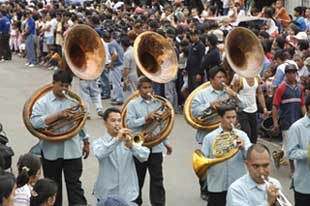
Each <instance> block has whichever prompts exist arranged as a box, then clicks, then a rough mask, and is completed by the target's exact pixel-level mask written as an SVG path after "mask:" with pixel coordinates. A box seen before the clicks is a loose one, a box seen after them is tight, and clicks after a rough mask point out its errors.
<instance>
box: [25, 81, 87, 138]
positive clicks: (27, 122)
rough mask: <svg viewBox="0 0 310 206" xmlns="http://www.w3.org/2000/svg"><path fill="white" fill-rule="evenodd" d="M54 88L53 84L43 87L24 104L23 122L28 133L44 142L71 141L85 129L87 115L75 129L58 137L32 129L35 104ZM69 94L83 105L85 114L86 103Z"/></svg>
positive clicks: (75, 95) (70, 93)
mask: <svg viewBox="0 0 310 206" xmlns="http://www.w3.org/2000/svg"><path fill="white" fill-rule="evenodd" d="M53 87H54V85H53V84H47V85H45V86H43V87H41V88H40V89H38V90H37V91H35V92H34V93H33V94H32V95H31V96H30V98H29V99H28V100H27V101H26V103H25V104H24V108H23V122H24V125H25V126H26V128H27V129H28V131H29V132H30V133H31V134H32V135H34V136H36V137H37V138H39V139H42V140H46V141H49V142H61V141H65V140H67V139H70V138H72V137H74V136H75V135H77V134H78V133H79V132H80V131H81V129H82V128H83V127H84V125H85V123H86V120H87V115H84V116H83V118H82V119H81V120H79V122H78V123H77V124H76V126H75V127H73V128H70V129H69V130H68V131H66V132H65V133H63V134H58V135H53V136H51V135H46V134H44V133H43V132H42V131H40V130H38V129H35V128H33V127H32V125H31V122H30V116H31V113H32V107H33V105H34V103H35V102H36V101H37V100H39V99H40V98H41V97H42V96H43V95H44V94H46V93H47V92H49V91H50V90H52V89H53ZM36 94H41V95H36ZM68 94H69V95H70V96H73V97H74V98H76V99H77V100H78V101H79V103H80V104H81V106H82V108H84V112H85V111H86V110H85V108H86V107H85V103H84V102H83V101H82V99H81V98H80V97H79V96H78V95H77V94H75V93H74V92H72V91H70V90H68Z"/></svg>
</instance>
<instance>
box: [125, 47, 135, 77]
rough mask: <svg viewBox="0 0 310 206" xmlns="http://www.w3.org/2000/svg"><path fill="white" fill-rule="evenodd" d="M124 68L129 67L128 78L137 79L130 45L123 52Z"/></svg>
mask: <svg viewBox="0 0 310 206" xmlns="http://www.w3.org/2000/svg"><path fill="white" fill-rule="evenodd" d="M124 68H128V69H129V74H128V79H130V80H133V81H138V75H137V69H136V61H135V57H134V51H133V47H132V46H130V47H128V48H127V50H126V51H125V54H124Z"/></svg>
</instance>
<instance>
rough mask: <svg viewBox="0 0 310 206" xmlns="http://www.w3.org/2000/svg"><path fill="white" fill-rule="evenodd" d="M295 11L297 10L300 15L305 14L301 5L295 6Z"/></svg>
mask: <svg viewBox="0 0 310 206" xmlns="http://www.w3.org/2000/svg"><path fill="white" fill-rule="evenodd" d="M294 11H295V12H297V13H298V14H299V15H303V9H302V7H301V6H297V7H295V8H294Z"/></svg>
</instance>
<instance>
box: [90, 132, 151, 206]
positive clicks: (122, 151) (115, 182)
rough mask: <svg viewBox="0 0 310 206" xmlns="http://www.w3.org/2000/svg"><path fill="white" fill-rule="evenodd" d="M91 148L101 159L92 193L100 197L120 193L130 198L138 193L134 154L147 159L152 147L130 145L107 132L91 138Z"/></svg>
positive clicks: (132, 198)
mask: <svg viewBox="0 0 310 206" xmlns="http://www.w3.org/2000/svg"><path fill="white" fill-rule="evenodd" d="M92 149H93V152H94V154H95V156H96V157H97V159H98V162H99V174H98V176H97V180H96V183H95V186H94V190H93V194H94V195H95V197H96V198H97V199H104V198H106V197H108V196H111V195H117V196H120V197H122V198H124V199H125V200H126V201H128V202H130V201H133V200H135V199H136V198H137V197H138V195H139V184H138V177H137V173H136V168H135V163H134V159H133V156H135V157H136V158H137V159H138V160H139V161H140V162H145V161H146V160H147V159H148V157H149V154H150V150H149V149H148V148H146V147H143V146H133V147H132V148H131V149H129V148H127V147H126V146H125V144H124V142H123V141H119V140H116V139H115V138H113V137H111V136H110V135H109V134H108V133H107V134H105V135H104V136H103V137H102V138H98V139H96V140H94V141H93V142H92Z"/></svg>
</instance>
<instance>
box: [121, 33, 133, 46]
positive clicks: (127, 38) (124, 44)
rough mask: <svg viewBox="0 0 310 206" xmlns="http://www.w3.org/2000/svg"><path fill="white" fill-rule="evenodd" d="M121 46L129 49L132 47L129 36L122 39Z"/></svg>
mask: <svg viewBox="0 0 310 206" xmlns="http://www.w3.org/2000/svg"><path fill="white" fill-rule="evenodd" d="M121 45H122V46H125V47H129V46H130V45H131V40H130V38H129V37H128V36H127V35H126V36H123V37H122V38H121Z"/></svg>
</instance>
